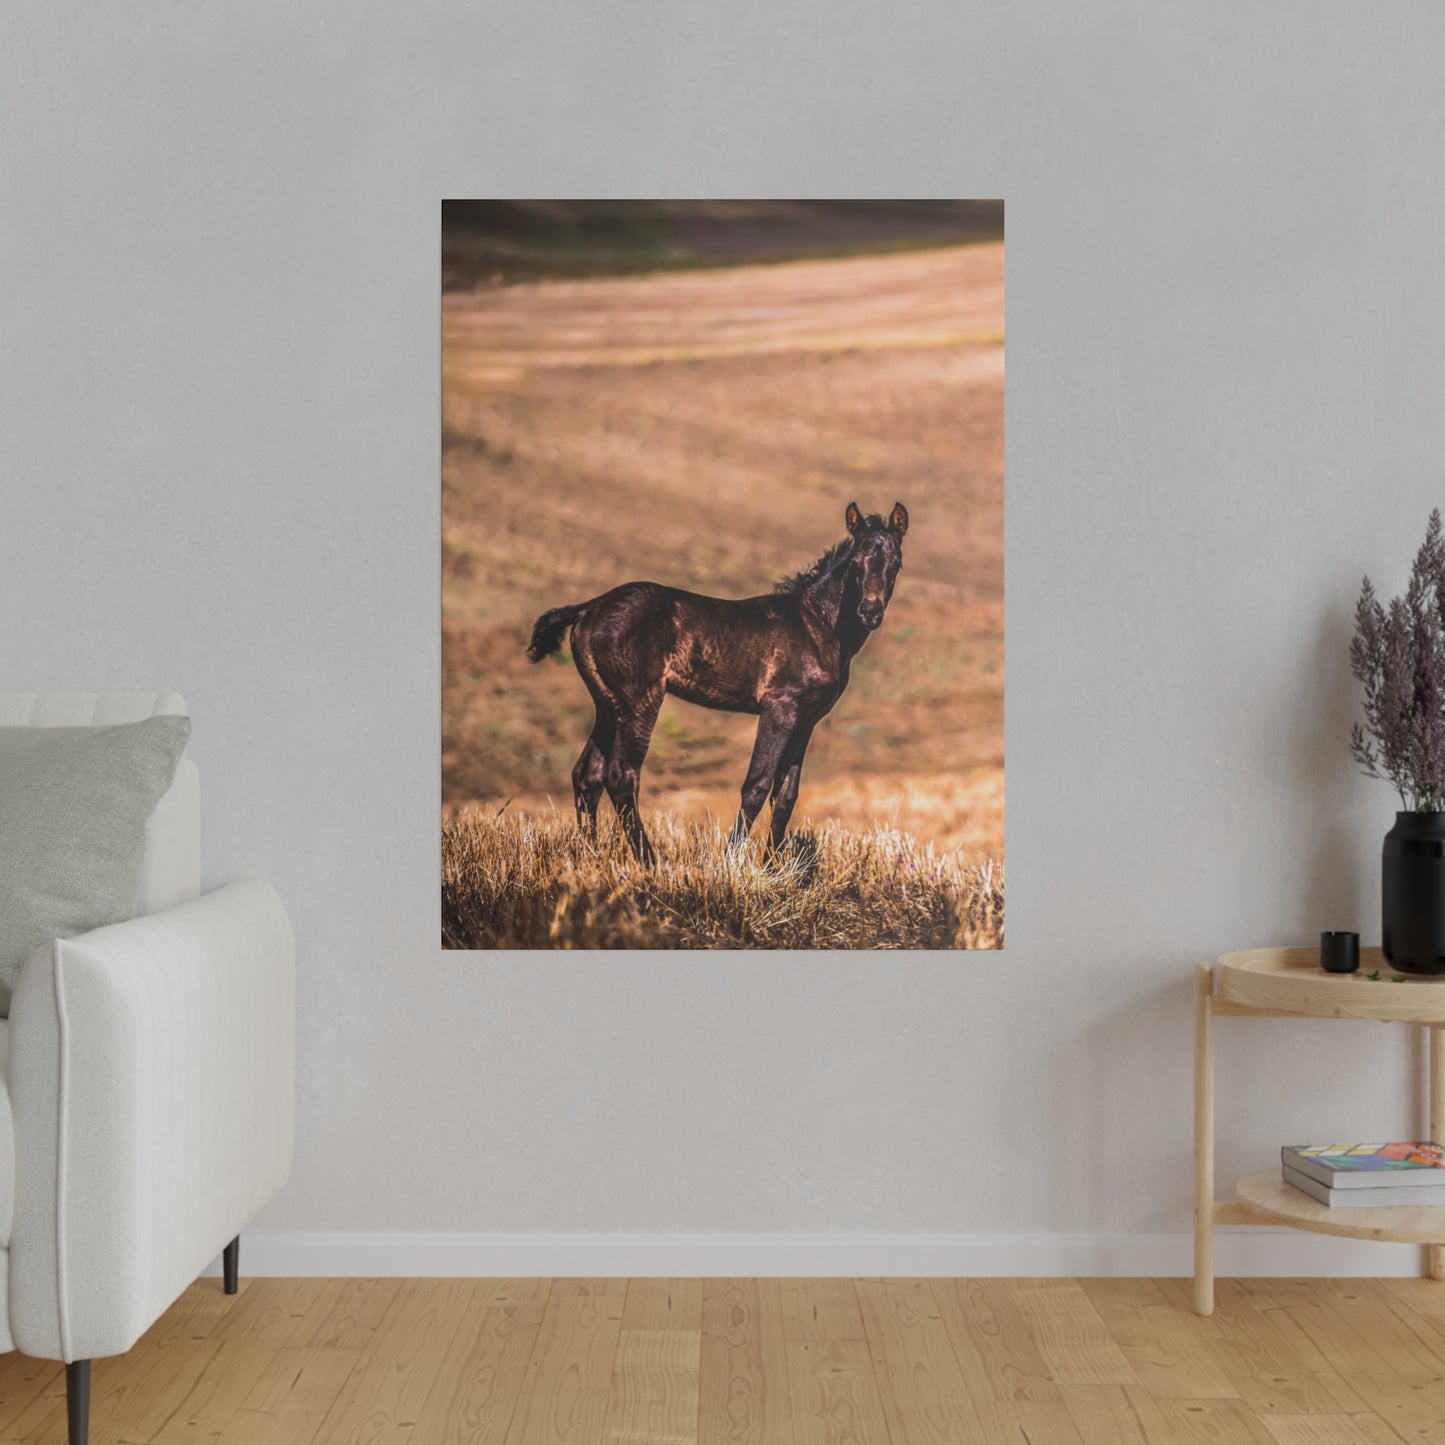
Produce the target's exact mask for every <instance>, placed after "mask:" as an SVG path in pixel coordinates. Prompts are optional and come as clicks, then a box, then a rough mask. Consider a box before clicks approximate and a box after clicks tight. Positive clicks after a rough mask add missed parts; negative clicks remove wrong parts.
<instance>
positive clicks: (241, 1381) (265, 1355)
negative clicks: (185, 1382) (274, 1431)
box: [145, 1340, 280, 1445]
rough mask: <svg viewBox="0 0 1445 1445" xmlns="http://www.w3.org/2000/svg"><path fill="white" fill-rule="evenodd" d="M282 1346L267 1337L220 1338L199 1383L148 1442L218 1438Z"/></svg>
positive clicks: (176, 1444) (168, 1444) (180, 1443)
mask: <svg viewBox="0 0 1445 1445" xmlns="http://www.w3.org/2000/svg"><path fill="white" fill-rule="evenodd" d="M279 1348H280V1346H278V1345H273V1344H271V1343H270V1342H269V1341H267V1340H217V1341H216V1342H215V1353H214V1354H213V1355H212V1356H211V1357H210V1359H208V1360H207V1361H206V1367H205V1369H204V1370H202V1371H201V1374H200V1376H199V1378H198V1379H197V1380H196V1382H195V1384H194V1385H192V1386H191V1388H190V1390H189V1391H187V1393H186V1395H185V1397H184V1398H183V1399H182V1400H181V1402H180V1403H179V1404H178V1405H177V1406H176V1408H175V1410H174V1411H173V1412H172V1414H171V1417H170V1419H168V1420H167V1421H166V1422H165V1424H164V1425H162V1426H161V1427H160V1429H159V1430H157V1431H156V1433H155V1434H154V1435H153V1436H152V1437H151V1438H150V1440H148V1441H146V1442H145V1445H191V1442H194V1441H200V1440H211V1439H214V1438H215V1437H216V1436H217V1435H219V1434H220V1433H221V1431H222V1430H224V1429H225V1428H226V1426H227V1425H229V1424H230V1423H231V1419H232V1417H233V1416H234V1415H235V1414H236V1412H237V1411H238V1410H240V1408H241V1405H242V1403H243V1402H244V1401H245V1399H246V1396H247V1395H249V1394H250V1393H251V1391H252V1390H253V1389H254V1388H255V1386H256V1382H257V1381H258V1380H259V1379H260V1378H261V1375H262V1373H263V1372H264V1371H265V1369H266V1367H267V1366H268V1365H269V1364H270V1363H271V1361H272V1360H273V1359H274V1358H275V1356H276V1351H277V1350H278V1349H279Z"/></svg>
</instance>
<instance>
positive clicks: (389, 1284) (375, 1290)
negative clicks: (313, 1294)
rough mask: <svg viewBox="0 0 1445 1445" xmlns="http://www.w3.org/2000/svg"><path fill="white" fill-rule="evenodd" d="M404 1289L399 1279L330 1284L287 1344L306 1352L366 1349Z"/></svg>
mask: <svg viewBox="0 0 1445 1445" xmlns="http://www.w3.org/2000/svg"><path fill="white" fill-rule="evenodd" d="M401 1286H402V1281H401V1280H399V1279H343V1280H334V1281H328V1288H327V1289H325V1290H324V1291H323V1292H322V1294H321V1296H320V1298H319V1299H318V1300H317V1301H316V1303H315V1304H313V1305H312V1306H311V1308H310V1309H308V1310H307V1311H306V1313H305V1314H304V1315H302V1317H301V1318H300V1319H299V1320H298V1321H297V1323H296V1327H295V1329H293V1330H292V1331H291V1333H290V1334H289V1335H288V1336H287V1337H286V1343H287V1344H288V1345H292V1346H296V1347H300V1348H304V1349H317V1350H328V1349H336V1350H352V1349H356V1350H359V1349H363V1348H365V1346H367V1345H368V1344H370V1343H371V1339H372V1336H373V1335H375V1334H376V1332H377V1330H378V1329H380V1328H381V1322H382V1320H383V1319H385V1318H386V1312H387V1310H389V1309H390V1308H391V1304H392V1301H393V1300H394V1299H395V1298H396V1296H397V1292H398V1291H399V1290H400V1289H401Z"/></svg>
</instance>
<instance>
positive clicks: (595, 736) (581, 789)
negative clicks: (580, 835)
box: [572, 702, 617, 833]
mask: <svg viewBox="0 0 1445 1445" xmlns="http://www.w3.org/2000/svg"><path fill="white" fill-rule="evenodd" d="M616 731H617V719H616V718H615V717H614V716H613V714H612V709H611V708H610V707H608V706H607V705H606V704H605V703H600V702H599V703H598V704H597V721H596V722H595V723H594V724H593V725H592V736H591V737H589V738H588V739H587V745H586V746H585V747H584V748H583V749H582V756H581V757H580V758H578V759H577V766H576V767H574V768H573V769H572V800H573V802H574V804H575V805H576V808H577V826H578V827H579V828H581V829H582V830H583V831H584V832H586V833H595V832H596V831H597V804H598V803H599V802H601V800H602V789H603V788H604V787H605V786H606V784H607V759H608V758H609V757H610V756H611V753H612V739H613V736H614V735H615V733H616Z"/></svg>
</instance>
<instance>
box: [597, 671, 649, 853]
mask: <svg viewBox="0 0 1445 1445" xmlns="http://www.w3.org/2000/svg"><path fill="white" fill-rule="evenodd" d="M661 706H662V693H661V691H658V693H657V694H656V695H655V696H654V697H650V698H646V699H644V700H643V702H642V704H641V706H640V707H638V708H636V709H634V710H633V711H631V712H627V713H623V714H620V715H619V716H618V719H617V735H616V737H615V738H614V739H613V743H612V755H611V756H610V757H609V758H608V760H607V796H608V797H609V798H611V799H612V806H613V807H614V808H616V809H617V816H618V818H619V819H620V820H621V822H622V828H623V831H624V832H625V833H626V834H627V841H628V842H629V843H630V844H631V845H632V851H633V852H634V853H635V854H636V855H637V856H638V858H640V859H641V860H642V861H643V862H644V863H655V862H657V854H656V853H655V852H654V851H653V848H652V842H651V840H650V839H649V838H648V836H647V830H646V829H645V828H644V827H643V826H642V818H641V816H640V815H639V814H638V811H637V786H638V782H639V780H640V778H641V776H642V762H643V759H644V758H646V756H647V749H648V746H649V744H650V743H651V742H652V728H653V724H654V723H656V722H657V712H658V709H659V708H660V707H661Z"/></svg>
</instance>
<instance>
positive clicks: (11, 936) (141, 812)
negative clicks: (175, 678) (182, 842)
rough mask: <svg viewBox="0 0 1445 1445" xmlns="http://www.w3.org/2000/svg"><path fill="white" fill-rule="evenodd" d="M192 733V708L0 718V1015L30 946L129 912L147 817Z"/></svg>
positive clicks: (132, 909)
mask: <svg viewBox="0 0 1445 1445" xmlns="http://www.w3.org/2000/svg"><path fill="white" fill-rule="evenodd" d="M190 735H191V720H190V718H187V717H152V718H146V719H145V721H144V722H136V723H121V724H118V725H117V726H114V727H97V728H46V727H22V728H0V1014H4V1015H6V1016H8V1015H9V1013H10V995H11V993H12V991H13V990H14V988H15V985H16V983H17V982H18V980H19V978H20V969H21V966H22V965H23V964H24V962H25V960H26V958H27V957H28V956H29V955H30V953H31V952H32V951H33V950H34V949H36V948H38V947H40V945H41V944H44V943H49V942H51V940H53V939H56V938H69V937H72V936H73V935H74V934H77V933H87V932H89V931H90V930H91V929H92V928H101V927H104V925H105V924H107V923H119V922H121V921H122V920H124V919H127V918H130V917H131V916H132V915H133V914H134V912H135V897H136V889H137V888H138V886H139V884H140V874H141V865H142V864H143V862H144V861H145V829H146V821H147V819H149V817H150V815H151V814H152V813H153V812H154V811H155V806H156V804H157V803H159V802H160V800H161V798H162V797H164V796H165V792H166V789H167V788H169V787H170V785H171V779H172V778H174V777H175V775H176V767H177V765H178V764H179V763H180V760H181V754H182V753H183V752H185V750H186V742H187V740H188V739H189V738H190Z"/></svg>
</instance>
